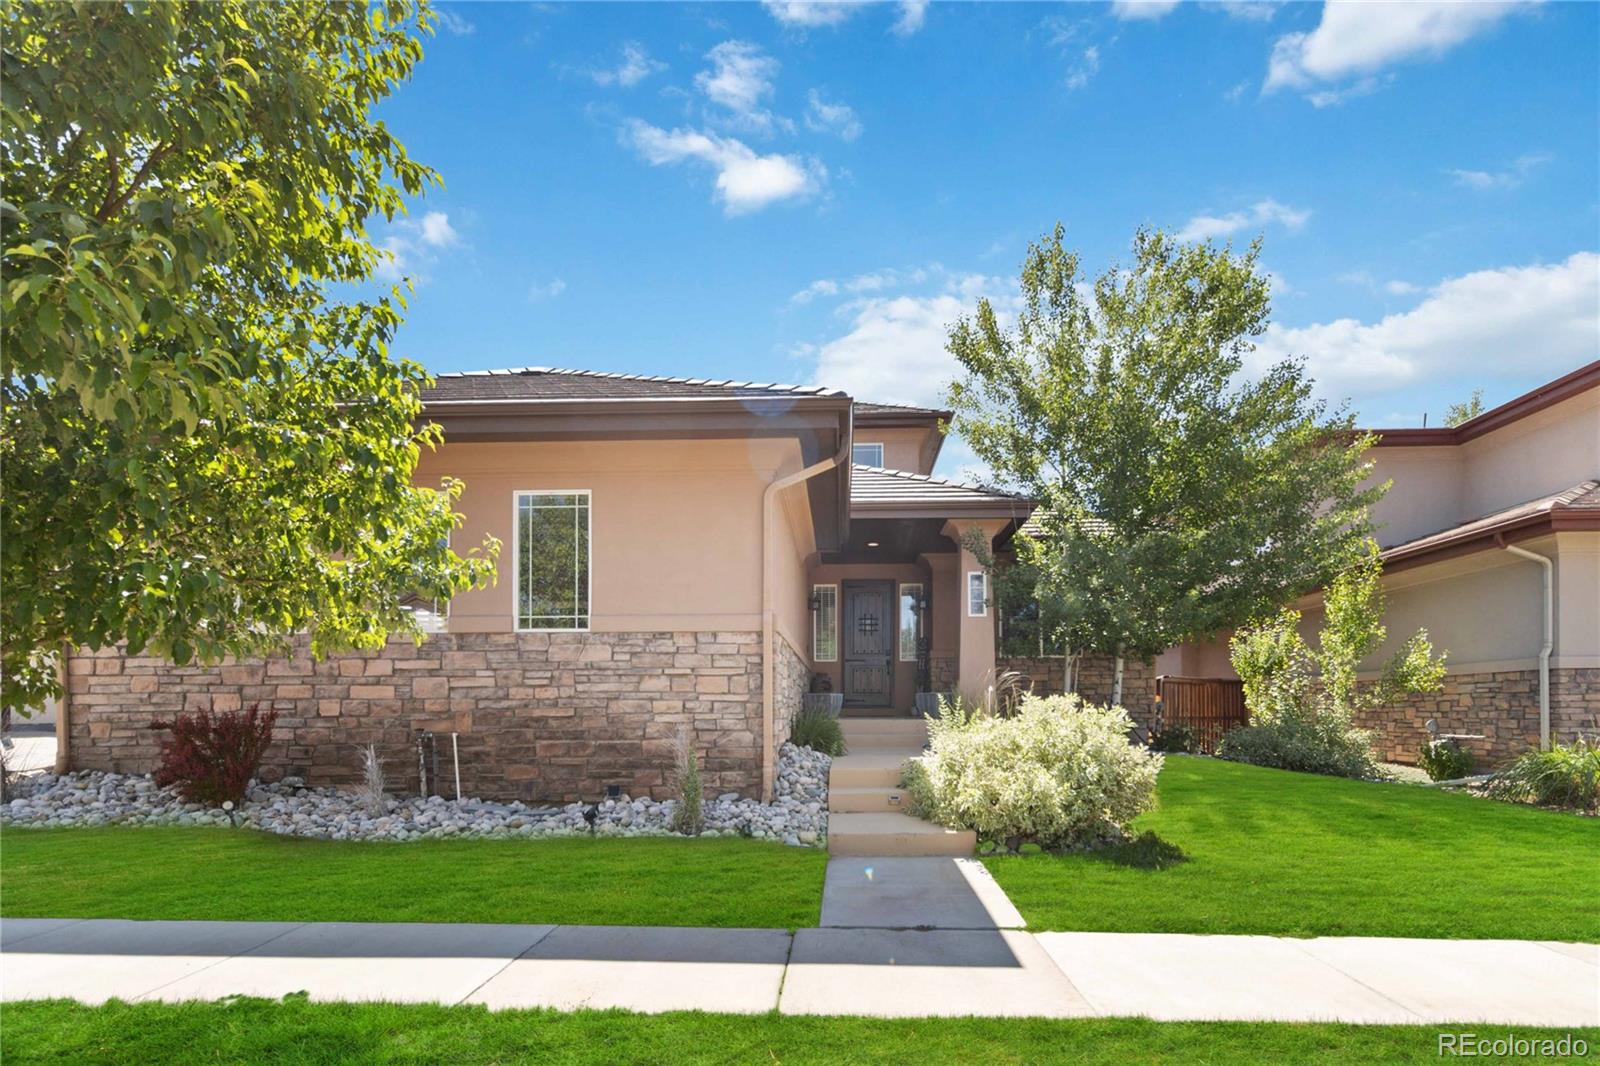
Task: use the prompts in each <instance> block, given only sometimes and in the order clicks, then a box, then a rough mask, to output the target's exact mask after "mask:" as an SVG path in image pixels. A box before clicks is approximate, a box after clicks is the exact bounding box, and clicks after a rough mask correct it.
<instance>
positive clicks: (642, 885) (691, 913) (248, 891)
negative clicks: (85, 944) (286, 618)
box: [0, 827, 827, 1013]
mask: <svg viewBox="0 0 1600 1066" xmlns="http://www.w3.org/2000/svg"><path fill="white" fill-rule="evenodd" d="M826 864H827V856H826V855H825V854H823V853H822V852H821V851H820V850H817V849H814V848H791V847H785V846H783V845H781V844H771V843H763V842H759V841H753V840H740V839H731V838H708V839H703V840H687V839H670V838H657V839H649V838H633V839H616V838H611V839H607V838H600V839H585V838H564V839H556V840H454V841H446V840H441V841H418V842H416V843H410V844H373V843H352V842H345V841H328V840H300V839H294V838H290V837H279V836H273V835H270V834H266V833H257V832H251V831H234V830H228V829H209V828H206V829H201V828H192V829H191V828H165V827H163V828H154V827H152V828H101V829H10V830H7V831H6V833H5V838H4V863H3V877H4V881H3V885H0V887H3V892H0V914H4V915H5V916H6V917H8V918H35V917H37V918H140V919H155V918H171V919H192V920H200V919H213V920H230V921H298V922H333V921H340V922H504V923H555V924H574V925H576V924H588V925H689V926H722V927H753V928H768V929H785V928H787V929H794V928H799V927H802V926H813V925H816V924H817V921H818V919H819V917H820V914H821V908H822V877H823V870H824V868H825V866H826ZM8 1013H9V1012H8Z"/></svg>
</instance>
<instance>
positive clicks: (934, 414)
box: [855, 400, 950, 418]
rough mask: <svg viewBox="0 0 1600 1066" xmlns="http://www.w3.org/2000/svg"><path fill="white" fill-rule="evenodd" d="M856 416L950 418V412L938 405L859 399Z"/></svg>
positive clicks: (856, 405)
mask: <svg viewBox="0 0 1600 1066" xmlns="http://www.w3.org/2000/svg"><path fill="white" fill-rule="evenodd" d="M855 409H856V417H858V418H860V417H866V418H873V417H879V418H891V417H895V416H899V417H902V418H907V417H910V418H918V417H920V418H949V417H950V412H949V411H946V410H943V409H941V408H938V407H913V406H911V405H910V404H904V403H867V402H866V401H865V400H857V401H856V404H855Z"/></svg>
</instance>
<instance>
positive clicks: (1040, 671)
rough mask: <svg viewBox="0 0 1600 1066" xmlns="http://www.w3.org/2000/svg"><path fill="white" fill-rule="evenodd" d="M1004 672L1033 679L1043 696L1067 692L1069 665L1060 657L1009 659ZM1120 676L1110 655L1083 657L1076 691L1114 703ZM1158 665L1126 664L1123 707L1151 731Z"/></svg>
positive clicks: (1094, 699)
mask: <svg viewBox="0 0 1600 1066" xmlns="http://www.w3.org/2000/svg"><path fill="white" fill-rule="evenodd" d="M997 665H998V667H999V669H1001V670H1015V671H1017V672H1018V673H1023V674H1027V675H1028V676H1029V677H1030V678H1032V679H1033V691H1034V692H1036V693H1038V694H1039V695H1041V696H1055V695H1060V694H1061V693H1063V692H1065V691H1066V673H1067V661H1066V659H1065V658H1062V657H1060V656H1053V657H1049V658H1044V659H1033V658H1021V657H1005V658H1001V659H1000V660H999V661H998V663H997ZM1115 676H1116V660H1115V659H1114V658H1112V657H1111V656H1109V655H1081V656H1079V657H1078V661H1077V677H1076V682H1077V684H1076V687H1075V689H1074V691H1076V692H1077V693H1078V695H1080V696H1082V697H1083V698H1084V699H1085V700H1087V701H1088V702H1090V703H1110V702H1111V687H1112V683H1113V682H1114V680H1115ZM1155 698H1156V671H1155V664H1153V663H1141V662H1139V661H1138V660H1136V659H1128V660H1126V661H1124V663H1123V664H1122V706H1123V707H1124V708H1126V709H1127V711H1128V714H1129V715H1130V716H1131V717H1132V718H1133V720H1134V721H1135V722H1137V723H1138V724H1139V725H1141V726H1143V727H1145V728H1146V729H1148V728H1149V727H1150V724H1151V721H1152V719H1153V717H1154V715H1155Z"/></svg>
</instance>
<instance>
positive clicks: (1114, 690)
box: [1111, 644, 1123, 707]
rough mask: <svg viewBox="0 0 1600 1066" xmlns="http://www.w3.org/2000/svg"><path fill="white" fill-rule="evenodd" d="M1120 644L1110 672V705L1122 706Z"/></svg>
mask: <svg viewBox="0 0 1600 1066" xmlns="http://www.w3.org/2000/svg"><path fill="white" fill-rule="evenodd" d="M1122 663H1123V658H1122V645H1120V644H1118V645H1117V664H1116V667H1115V669H1113V671H1112V673H1111V706H1113V707H1120V706H1122Z"/></svg>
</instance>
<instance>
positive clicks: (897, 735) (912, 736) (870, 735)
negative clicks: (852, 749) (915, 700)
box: [839, 718, 928, 748]
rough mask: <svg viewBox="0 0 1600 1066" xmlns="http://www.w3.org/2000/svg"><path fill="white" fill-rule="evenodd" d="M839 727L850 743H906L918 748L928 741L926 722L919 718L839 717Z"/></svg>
mask: <svg viewBox="0 0 1600 1066" xmlns="http://www.w3.org/2000/svg"><path fill="white" fill-rule="evenodd" d="M839 729H840V731H841V732H842V733H844V739H845V743H846V744H851V745H855V744H880V743H906V744H910V745H911V746H913V747H918V748H920V747H922V746H923V745H924V744H926V743H927V742H928V723H927V722H926V721H924V720H923V719H921V718H841V719H839Z"/></svg>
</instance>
